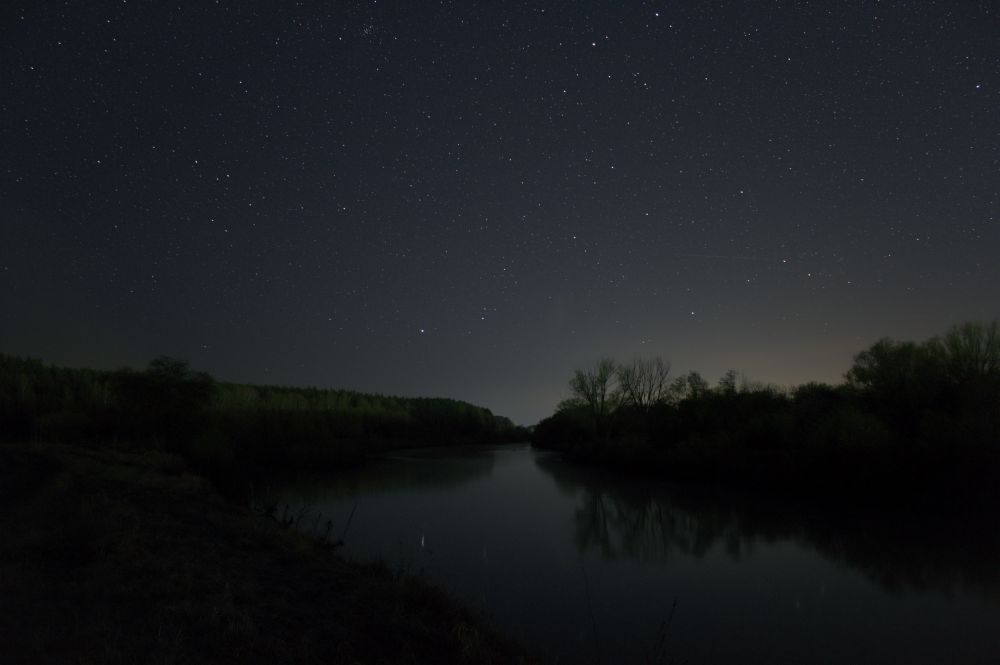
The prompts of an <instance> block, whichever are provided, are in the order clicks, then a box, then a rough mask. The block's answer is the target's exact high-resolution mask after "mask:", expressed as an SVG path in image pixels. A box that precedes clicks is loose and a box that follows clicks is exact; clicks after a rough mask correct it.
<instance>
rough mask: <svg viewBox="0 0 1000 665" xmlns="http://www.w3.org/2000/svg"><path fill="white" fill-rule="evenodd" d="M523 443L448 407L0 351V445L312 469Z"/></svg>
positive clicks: (485, 414)
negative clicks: (96, 446)
mask: <svg viewBox="0 0 1000 665" xmlns="http://www.w3.org/2000/svg"><path fill="white" fill-rule="evenodd" d="M527 437H528V433H527V431H526V430H524V429H523V428H520V427H516V426H515V425H514V424H513V423H512V422H511V421H510V420H509V419H507V418H504V417H501V416H495V415H493V414H492V413H491V412H490V411H489V410H488V409H485V408H482V407H478V406H474V405H472V404H467V403H465V402H460V401H456V400H451V399H429V398H404V397H390V396H385V395H373V394H364V393H358V392H353V391H348V390H320V389H316V388H287V387H278V386H257V385H245V384H235V383H224V382H217V381H215V380H213V379H212V377H210V376H209V375H208V374H204V373H201V372H195V371H192V370H191V369H190V367H189V366H188V365H187V363H185V362H183V361H180V360H176V359H172V358H167V357H159V358H156V359H154V360H153V361H152V362H150V364H149V366H148V368H147V369H145V370H143V371H135V370H131V369H122V370H118V371H101V370H93V369H69V368H64V367H53V366H49V365H44V364H43V363H42V362H41V361H39V360H35V359H30V358H19V357H13V356H9V355H3V354H0V441H29V440H44V441H52V442H68V443H74V442H88V441H89V442H108V441H118V442H120V443H141V444H149V445H155V446H158V447H162V448H165V449H168V450H171V451H173V452H178V453H181V454H182V455H184V456H185V457H187V458H188V459H189V460H190V461H192V462H194V463H195V464H196V465H197V466H199V467H202V469H203V470H206V471H213V470H226V469H228V468H231V467H275V466H277V467H284V468H290V467H303V468H316V467H322V466H330V465H336V464H342V463H347V462H352V461H356V460H359V459H361V458H363V457H364V456H365V455H367V454H370V453H372V452H377V451H379V450H385V449H389V448H398V447H407V446H417V445H452V444H462V443H493V442H503V441H515V440H526V439H527Z"/></svg>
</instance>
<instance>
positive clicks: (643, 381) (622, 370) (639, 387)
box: [618, 356, 670, 412]
mask: <svg viewBox="0 0 1000 665" xmlns="http://www.w3.org/2000/svg"><path fill="white" fill-rule="evenodd" d="M669 378H670V363H669V362H665V361H664V360H663V358H661V357H659V356H656V357H655V358H635V359H633V360H632V362H630V363H628V364H627V365H620V366H619V367H618V386H619V388H620V390H621V394H622V401H623V403H624V404H625V405H627V406H631V407H633V408H635V409H638V410H639V411H642V412H648V411H649V409H650V408H652V406H653V405H654V404H657V403H659V402H662V401H665V400H666V399H667V397H668V395H669V390H670V384H669V383H668V380H669Z"/></svg>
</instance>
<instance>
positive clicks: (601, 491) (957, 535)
mask: <svg viewBox="0 0 1000 665" xmlns="http://www.w3.org/2000/svg"><path fill="white" fill-rule="evenodd" d="M536 463H537V464H538V466H539V468H541V469H542V470H543V471H544V472H546V473H548V474H550V475H551V476H552V477H553V478H554V480H555V481H556V483H557V485H558V486H559V488H560V489H561V491H563V492H564V493H566V494H568V495H571V496H576V497H578V508H577V510H576V512H575V515H574V520H575V525H574V526H575V528H574V534H575V544H576V547H577V549H578V550H579V551H580V552H598V553H599V554H600V556H602V557H603V558H605V559H608V560H614V559H637V560H642V561H658V562H669V561H670V560H671V559H672V558H677V557H691V558H695V559H701V558H703V557H704V556H705V555H706V554H708V553H709V552H711V551H713V550H716V549H718V550H720V551H724V552H725V553H726V554H727V555H728V556H729V557H730V558H732V559H733V560H739V559H741V558H743V557H745V556H748V555H749V554H751V553H752V551H753V549H754V547H755V546H757V545H760V544H775V543H779V542H791V543H794V544H795V545H797V546H798V547H801V548H803V549H807V550H812V551H814V552H816V553H817V554H819V555H820V556H822V557H823V558H825V559H827V560H830V561H833V562H836V563H838V564H840V565H842V566H846V567H849V568H852V569H854V570H857V571H859V572H861V573H862V574H864V575H865V576H866V577H867V578H868V579H870V580H871V581H873V582H875V583H876V584H878V585H879V586H880V587H881V588H883V589H885V590H887V591H889V592H895V593H898V592H904V591H936V592H940V593H945V594H951V593H954V592H956V591H958V590H963V589H964V590H968V591H970V592H973V593H975V594H977V595H979V596H981V597H984V598H987V599H989V600H990V601H991V602H992V603H993V604H996V605H1000V567H998V566H997V562H998V561H1000V533H998V529H997V528H996V523H995V520H991V519H990V517H989V515H988V514H984V515H980V516H974V515H968V514H965V515H956V514H949V513H948V512H947V511H944V510H941V511H936V512H933V513H927V512H926V511H923V512H919V513H916V512H913V511H910V512H906V511H900V510H897V511H894V512H893V511H888V510H878V509H875V508H874V507H868V508H865V509H861V508H858V507H851V508H848V507H845V506H837V505H831V504H832V503H833V502H824V503H823V504H819V503H817V502H796V501H794V500H788V499H784V500H778V499H775V498H768V497H761V496H754V495H749V494H737V493H733V492H726V491H719V490H712V489H708V488H704V487H693V486H670V485H664V484H657V483H652V482H637V481H636V480H635V479H634V478H623V477H620V476H619V477H614V476H613V475H610V474H607V473H604V472H601V471H599V470H596V469H593V468H580V467H576V466H573V465H571V464H569V463H567V462H565V461H564V460H563V459H561V458H560V457H559V456H558V455H556V454H541V455H538V456H537V457H536ZM986 512H987V511H984V513H986Z"/></svg>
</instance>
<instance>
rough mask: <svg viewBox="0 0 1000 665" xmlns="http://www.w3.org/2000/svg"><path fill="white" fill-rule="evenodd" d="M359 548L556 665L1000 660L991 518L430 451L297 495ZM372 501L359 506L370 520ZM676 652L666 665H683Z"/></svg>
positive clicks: (550, 460) (541, 455)
mask: <svg viewBox="0 0 1000 665" xmlns="http://www.w3.org/2000/svg"><path fill="white" fill-rule="evenodd" d="M284 496H285V498H286V499H287V501H288V502H289V504H291V506H292V510H295V509H296V508H297V507H302V506H309V507H310V508H311V509H313V510H315V511H317V512H319V513H322V514H323V516H324V519H325V518H329V519H330V520H331V521H332V523H333V524H334V529H333V532H334V533H335V534H341V533H342V532H343V529H344V527H345V525H346V522H347V521H348V520H350V519H353V522H352V523H351V527H350V531H349V535H348V536H347V537H346V539H345V540H346V541H347V542H346V547H345V551H346V553H347V554H348V555H349V556H355V557H362V558H369V557H377V558H382V559H386V560H387V561H388V562H389V564H390V565H393V566H397V567H399V568H401V569H404V570H408V571H410V572H415V573H421V574H426V575H427V576H428V577H430V579H431V580H432V581H434V582H436V583H439V584H441V585H442V586H444V587H446V588H447V589H448V590H449V591H451V592H452V593H453V594H454V595H455V596H456V597H458V598H459V599H460V600H462V601H463V602H465V603H466V604H468V605H469V606H471V607H473V608H474V609H477V610H480V611H483V612H485V613H486V614H488V615H489V616H490V617H491V618H492V619H493V620H494V622H495V623H496V625H497V626H498V627H500V628H501V629H502V630H504V631H506V632H508V633H510V634H511V635H512V636H513V637H515V638H516V639H519V640H521V641H522V642H524V643H525V644H527V645H528V646H529V647H531V648H532V649H534V650H536V651H538V652H540V653H541V654H542V655H543V657H544V658H545V659H547V662H552V661H553V660H555V661H557V662H563V663H570V662H595V658H596V654H598V653H600V654H601V658H600V660H601V662H634V663H639V662H648V661H649V654H650V653H653V652H654V651H655V648H658V647H656V645H658V644H660V641H659V640H660V638H661V637H662V634H661V632H660V626H661V624H662V623H663V622H664V620H665V619H666V618H667V617H669V616H671V612H672V608H673V605H674V603H675V602H676V604H677V605H676V613H675V614H674V615H673V618H672V622H671V625H670V637H669V639H668V640H667V641H666V647H665V650H666V652H667V653H668V655H669V657H670V658H676V659H677V660H678V661H686V662H689V663H692V664H694V663H714V662H740V663H748V662H749V663H755V662H761V663H802V662H820V663H883V662H884V663H889V662H908V663H935V662H982V663H993V664H994V665H995V664H996V663H998V662H1000V631H998V630H997V627H1000V591H998V590H1000V565H998V564H1000V535H998V530H997V528H996V527H995V525H994V524H993V523H992V521H989V520H978V521H977V520H973V519H971V518H969V517H967V516H966V517H961V518H959V516H955V515H954V514H952V515H951V516H950V517H947V516H943V515H925V514H908V515H907V514H898V513H897V514H893V515H886V514H880V513H878V512H877V511H874V510H871V511H861V510H857V509H854V510H847V509H836V508H832V507H824V508H817V507H806V506H803V505H798V504H796V503H794V502H788V501H778V500H774V499H764V498H760V497H751V496H746V495H742V496H741V495H737V494H732V493H726V492H721V491H718V490H710V489H706V488H701V489H698V488H693V487H673V486H664V485H662V484H653V483H648V482H641V481H638V480H636V479H635V478H622V477H615V476H613V475H611V474H607V473H602V472H599V471H597V470H594V469H587V468H580V467H576V466H573V465H570V464H568V463H566V462H565V461H563V460H562V458H560V457H559V456H558V455H555V454H552V453H545V452H538V451H534V450H532V449H530V448H527V447H515V448H509V447H506V448H486V447H481V448H465V449H460V450H455V449H451V450H448V449H438V450H429V449H428V450H416V451H406V452H403V453H399V454H395V455H390V456H387V457H385V458H382V459H379V460H377V461H376V462H374V463H372V464H369V465H366V466H364V467H361V468H359V469H356V470H352V471H350V472H346V473H340V474H337V475H336V476H333V477H327V478H316V479H312V480H311V481H309V482H305V483H300V484H299V485H298V486H296V487H292V488H288V489H287V491H286V493H285V494H284ZM355 509H356V512H357V514H356V515H355V514H354V513H355ZM670 658H667V659H666V660H667V661H669V659H670Z"/></svg>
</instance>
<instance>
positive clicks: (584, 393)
mask: <svg viewBox="0 0 1000 665" xmlns="http://www.w3.org/2000/svg"><path fill="white" fill-rule="evenodd" d="M617 369H618V364H617V363H616V362H615V361H614V360H612V359H611V358H602V359H601V360H599V361H598V362H597V365H596V366H594V367H593V368H592V369H588V370H580V369H578V370H576V372H574V374H573V378H572V379H571V380H570V382H569V387H570V390H571V391H572V393H573V398H574V399H577V400H579V401H580V402H581V403H582V404H584V405H585V406H586V408H587V411H588V412H589V413H590V416H591V418H592V419H593V422H594V433H595V434H596V435H597V438H598V439H604V438H607V437H608V436H610V434H611V418H612V416H613V415H614V413H615V411H617V410H618V407H619V406H620V405H621V401H622V394H621V390H620V389H619V386H618V383H617V380H616V379H617Z"/></svg>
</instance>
